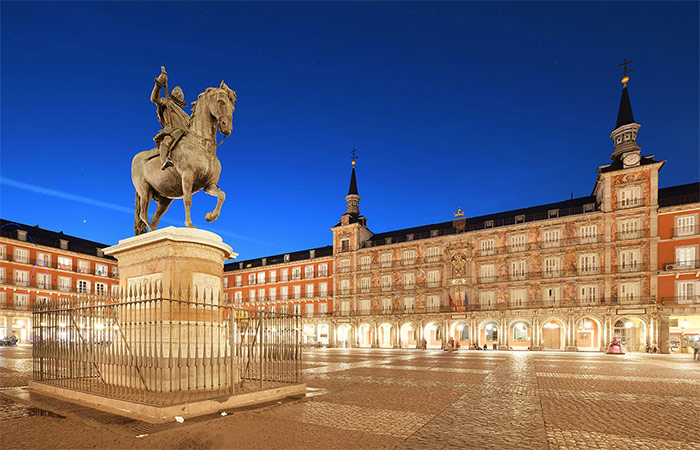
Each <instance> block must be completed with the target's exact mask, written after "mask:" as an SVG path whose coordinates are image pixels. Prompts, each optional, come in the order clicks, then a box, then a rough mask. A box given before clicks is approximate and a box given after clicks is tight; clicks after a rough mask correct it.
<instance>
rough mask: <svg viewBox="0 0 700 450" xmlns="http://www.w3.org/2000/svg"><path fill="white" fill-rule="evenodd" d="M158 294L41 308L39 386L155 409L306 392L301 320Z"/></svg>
mask: <svg viewBox="0 0 700 450" xmlns="http://www.w3.org/2000/svg"><path fill="white" fill-rule="evenodd" d="M174 294H175V293H174V292H172V293H170V292H169V293H167V295H166V293H164V292H163V291H162V290H159V289H157V288H149V289H148V290H140V291H139V292H135V291H133V290H132V291H130V292H128V293H126V294H124V295H122V296H120V297H118V298H116V299H112V298H105V297H92V296H85V297H81V298H77V299H68V300H58V301H48V302H38V303H36V304H35V305H34V311H33V321H34V327H33V330H32V338H33V342H34V345H33V352H32V357H33V379H34V381H37V382H40V383H46V384H50V385H55V386H59V387H64V388H69V389H75V390H79V391H85V392H90V393H93V394H98V395H103V396H107V397H112V398H117V399H124V400H130V401H138V402H143V403H148V404H155V405H172V404H179V403H183V402H189V401H197V400H206V399H214V398H220V397H227V396H230V395H233V394H237V393H242V392H248V391H252V390H260V389H270V388H276V387H282V386H285V385H289V384H295V383H300V382H301V356H302V355H301V317H300V316H299V315H298V314H296V315H295V314H281V313H274V312H270V311H264V310H260V309H258V310H253V309H237V308H232V307H230V306H227V305H222V304H221V298H220V296H218V295H213V294H210V295H202V296H200V295H198V292H197V291H194V292H187V293H185V292H182V291H179V293H177V294H175V295H174Z"/></svg>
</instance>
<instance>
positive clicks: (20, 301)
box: [13, 294, 29, 309]
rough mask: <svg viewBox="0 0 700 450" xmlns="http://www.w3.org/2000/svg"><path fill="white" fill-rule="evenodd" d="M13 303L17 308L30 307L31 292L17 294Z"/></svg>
mask: <svg viewBox="0 0 700 450" xmlns="http://www.w3.org/2000/svg"><path fill="white" fill-rule="evenodd" d="M13 305H14V307H15V308H20V309H28V308H29V294H15V296H14V301H13Z"/></svg>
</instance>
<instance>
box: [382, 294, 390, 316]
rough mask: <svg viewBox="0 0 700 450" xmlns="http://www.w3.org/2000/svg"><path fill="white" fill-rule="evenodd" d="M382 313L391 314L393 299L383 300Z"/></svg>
mask: <svg viewBox="0 0 700 450" xmlns="http://www.w3.org/2000/svg"><path fill="white" fill-rule="evenodd" d="M382 312H383V313H388V312H391V299H390V298H386V297H385V298H383V299H382Z"/></svg>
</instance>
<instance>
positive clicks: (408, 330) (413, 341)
mask: <svg viewBox="0 0 700 450" xmlns="http://www.w3.org/2000/svg"><path fill="white" fill-rule="evenodd" d="M400 333H401V348H416V347H417V346H418V327H417V326H416V324H414V323H412V322H408V323H404V324H403V325H401V330H400Z"/></svg>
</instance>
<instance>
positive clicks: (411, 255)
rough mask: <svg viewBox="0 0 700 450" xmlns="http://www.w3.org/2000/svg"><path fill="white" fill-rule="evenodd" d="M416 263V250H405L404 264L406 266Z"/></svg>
mask: <svg viewBox="0 0 700 450" xmlns="http://www.w3.org/2000/svg"><path fill="white" fill-rule="evenodd" d="M415 263H416V251H415V250H404V251H403V255H402V264H403V265H404V266H409V265H412V264H415Z"/></svg>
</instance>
